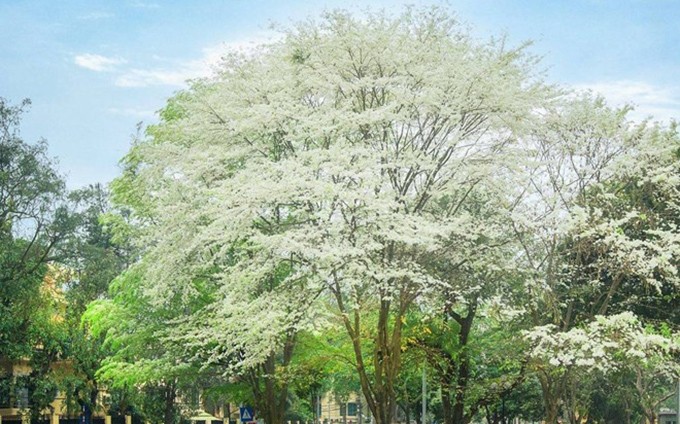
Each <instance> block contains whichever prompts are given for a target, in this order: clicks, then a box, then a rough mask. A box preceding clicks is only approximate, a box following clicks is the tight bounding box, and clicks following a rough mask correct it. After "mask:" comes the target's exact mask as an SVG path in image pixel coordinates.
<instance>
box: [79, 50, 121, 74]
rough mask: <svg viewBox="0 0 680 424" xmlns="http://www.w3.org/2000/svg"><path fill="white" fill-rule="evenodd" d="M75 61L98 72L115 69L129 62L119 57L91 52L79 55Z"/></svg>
mask: <svg viewBox="0 0 680 424" xmlns="http://www.w3.org/2000/svg"><path fill="white" fill-rule="evenodd" d="M73 61H74V62H75V64H76V65H78V66H80V67H83V68H85V69H89V70H91V71H97V72H106V71H113V70H115V68H116V67H117V66H118V65H123V64H125V63H127V61H126V60H125V59H122V58H119V57H106V56H102V55H99V54H91V53H85V54H81V55H77V56H76V57H75V58H74V60H73Z"/></svg>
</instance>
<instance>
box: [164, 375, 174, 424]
mask: <svg viewBox="0 0 680 424" xmlns="http://www.w3.org/2000/svg"><path fill="white" fill-rule="evenodd" d="M164 394H165V408H164V411H163V423H164V424H174V422H175V397H176V396H177V390H176V387H175V383H174V382H173V383H168V384H167V385H166V386H165V393H164Z"/></svg>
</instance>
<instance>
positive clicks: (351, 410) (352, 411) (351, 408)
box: [347, 402, 357, 417]
mask: <svg viewBox="0 0 680 424" xmlns="http://www.w3.org/2000/svg"><path fill="white" fill-rule="evenodd" d="M347 415H349V416H350V417H356V416H357V404H356V403H355V402H349V403H347Z"/></svg>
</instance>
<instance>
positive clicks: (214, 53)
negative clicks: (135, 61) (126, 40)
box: [114, 32, 278, 87]
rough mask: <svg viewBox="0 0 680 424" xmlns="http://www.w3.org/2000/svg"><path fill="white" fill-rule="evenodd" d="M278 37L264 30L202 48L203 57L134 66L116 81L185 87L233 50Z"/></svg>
mask: <svg viewBox="0 0 680 424" xmlns="http://www.w3.org/2000/svg"><path fill="white" fill-rule="evenodd" d="M277 37H278V35H276V34H275V33H273V32H262V33H259V34H256V35H255V36H252V37H249V38H246V39H242V40H235V41H231V42H225V43H221V44H219V45H216V46H210V47H206V48H203V49H202V51H201V53H202V54H201V57H200V58H198V59H192V60H187V61H181V62H176V63H175V64H174V65H172V66H169V67H168V66H166V67H154V68H131V69H129V70H126V71H124V72H122V73H121V74H120V75H118V76H117V77H116V79H115V81H114V83H115V84H116V85H117V86H119V87H148V86H153V85H168V86H173V87H185V86H186V82H187V81H188V80H191V79H196V78H203V77H209V76H210V75H212V74H213V73H214V71H215V68H216V67H217V66H218V65H219V64H220V62H221V61H222V58H223V57H225V56H226V55H227V54H229V53H230V52H234V51H238V52H241V53H245V54H248V53H252V52H254V51H255V49H256V47H257V46H258V45H260V44H264V43H267V42H272V41H275V40H276V39H277ZM154 59H159V58H157V57H155V58H154Z"/></svg>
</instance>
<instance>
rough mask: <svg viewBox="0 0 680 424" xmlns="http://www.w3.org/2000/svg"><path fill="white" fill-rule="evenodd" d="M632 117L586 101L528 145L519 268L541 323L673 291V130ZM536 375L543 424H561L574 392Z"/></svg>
mask: <svg viewBox="0 0 680 424" xmlns="http://www.w3.org/2000/svg"><path fill="white" fill-rule="evenodd" d="M629 110H630V109H629V108H622V109H618V110H616V109H611V108H609V107H607V106H606V105H605V104H604V102H603V101H602V100H601V99H597V98H594V99H593V98H590V97H589V96H585V97H583V98H581V99H578V100H576V101H574V102H572V103H571V104H570V105H568V106H567V107H565V108H557V109H556V110H555V111H554V112H551V113H549V114H548V115H547V116H546V121H545V122H546V125H544V126H543V127H541V128H539V129H538V131H537V132H536V133H535V134H534V135H533V136H532V137H531V138H529V139H528V141H529V143H530V144H529V145H530V146H532V148H533V152H534V162H533V165H532V164H531V163H530V164H529V165H527V169H528V171H529V172H528V176H529V178H528V182H527V184H526V187H527V191H528V192H530V194H529V195H528V196H526V199H527V200H528V201H527V202H526V203H525V205H524V207H523V208H518V214H517V218H516V221H515V232H516V234H517V236H518V238H519V240H520V241H521V243H522V246H523V255H521V256H520V258H519V260H521V261H525V262H526V264H527V268H528V269H533V270H534V278H533V280H530V283H531V284H528V285H527V288H528V290H529V292H533V293H534V294H535V295H534V296H531V298H533V299H534V302H532V303H531V304H530V305H529V310H530V313H531V316H532V317H533V321H534V324H536V325H540V324H541V323H544V324H545V323H551V324H552V325H554V326H556V327H555V328H556V329H557V330H559V331H562V332H568V331H570V330H571V329H572V328H574V327H577V326H583V325H587V324H588V323H589V322H591V321H593V320H594V319H595V317H597V316H600V315H607V314H609V313H611V312H620V311H628V310H644V308H642V306H644V305H643V304H642V300H643V299H644V298H649V297H656V298H657V299H661V298H662V296H661V295H662V294H663V293H664V292H665V293H669V292H670V293H676V292H677V287H678V284H679V283H680V280H679V279H678V270H677V264H678V258H679V257H680V243H679V242H680V239H679V237H680V235H679V233H678V229H677V224H678V214H677V211H678V208H679V207H680V195H679V190H678V188H679V187H680V185H679V184H678V183H679V181H680V161H678V154H677V152H678V147H679V146H680V139H679V138H678V135H677V131H676V128H675V125H674V124H673V125H670V126H665V127H664V126H663V125H660V124H652V123H649V122H642V123H640V124H633V123H631V122H629V121H628V120H627V119H626V115H627V113H628V111H629ZM532 143H533V144H532ZM671 297H672V295H671ZM675 301H676V302H677V297H676V300H675ZM668 304H672V303H670V302H669V303H668ZM537 375H538V377H539V380H540V381H541V384H542V387H543V394H544V403H545V408H546V418H547V422H550V423H553V422H556V420H557V416H558V413H559V404H560V402H563V403H564V404H565V405H566V404H568V400H569V399H567V398H573V397H571V396H569V395H568V392H569V391H570V390H571V389H573V388H574V385H573V384H571V383H570V382H569V381H568V379H562V377H563V375H561V374H560V375H555V374H551V373H548V372H544V369H543V368H541V367H539V368H537ZM570 387H571V389H570ZM572 406H573V405H572ZM567 408H569V407H567ZM568 415H571V416H575V415H578V414H577V413H576V412H575V411H574V410H573V408H572V411H571V412H570V413H569V414H568Z"/></svg>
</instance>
